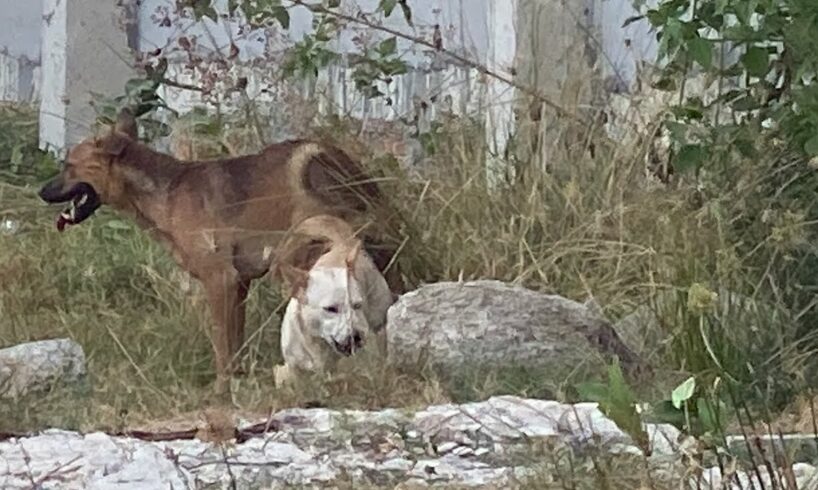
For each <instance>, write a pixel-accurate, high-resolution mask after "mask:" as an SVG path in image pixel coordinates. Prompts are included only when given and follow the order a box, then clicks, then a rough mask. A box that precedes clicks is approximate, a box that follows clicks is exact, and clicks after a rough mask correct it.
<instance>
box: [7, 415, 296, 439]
mask: <svg viewBox="0 0 818 490" xmlns="http://www.w3.org/2000/svg"><path fill="white" fill-rule="evenodd" d="M280 428H281V427H280V425H279V424H278V423H276V422H275V421H269V420H268V421H265V422H261V423H258V424H253V425H251V426H249V427H245V428H244V429H235V431H234V435H233V437H234V439H236V443H238V444H241V443H243V442H246V441H247V440H248V439H251V438H253V437H258V436H262V435H264V434H267V433H268V432H277V431H278V430H280ZM101 432H103V433H104V434H107V435H109V436H111V437H130V438H133V439H139V440H141V441H149V442H160V441H179V440H190V439H196V436H197V434H198V433H199V429H187V430H179V431H169V432H151V431H144V430H124V431H117V432H106V431H101ZM36 435H37V433H35V432H0V441H7V440H10V439H24V438H28V437H35V436H36Z"/></svg>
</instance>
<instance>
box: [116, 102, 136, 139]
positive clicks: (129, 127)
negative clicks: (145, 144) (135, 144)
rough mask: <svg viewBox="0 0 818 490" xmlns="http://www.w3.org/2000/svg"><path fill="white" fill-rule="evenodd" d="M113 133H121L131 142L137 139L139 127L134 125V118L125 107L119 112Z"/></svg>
mask: <svg viewBox="0 0 818 490" xmlns="http://www.w3.org/2000/svg"><path fill="white" fill-rule="evenodd" d="M114 132H118V133H122V134H124V135H126V136H128V137H129V138H131V139H132V140H136V139H138V138H139V127H138V126H137V125H136V118H135V117H134V116H133V113H132V112H131V110H130V109H128V108H127V107H123V108H122V109H121V110H120V111H119V115H118V116H117V118H116V124H115V125H114Z"/></svg>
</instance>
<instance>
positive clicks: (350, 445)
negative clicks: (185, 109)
mask: <svg viewBox="0 0 818 490" xmlns="http://www.w3.org/2000/svg"><path fill="white" fill-rule="evenodd" d="M273 420H276V421H277V422H276V426H277V431H276V432H274V433H270V434H267V435H264V436H259V437H254V438H251V439H249V440H247V441H245V442H243V443H241V444H225V445H223V446H219V445H217V444H214V443H210V442H204V441H200V440H179V441H170V442H155V443H150V442H144V441H139V440H136V439H132V438H114V437H110V436H108V435H105V434H102V433H92V434H87V435H84V436H83V435H80V434H77V433H73V432H68V431H61V430H47V431H45V432H43V433H41V434H39V435H36V436H32V437H28V438H22V439H11V440H7V441H0V488H3V490H6V489H8V490H18V489H24V488H25V489H28V488H31V481H32V479H33V480H34V481H41V483H42V484H41V488H43V489H57V488H59V489H61V490H62V489H64V490H74V489H95V490H97V489H99V490H102V489H116V490H130V489H134V490H137V489H139V490H141V489H153V488H177V489H188V488H189V489H198V488H215V489H229V488H231V487H233V485H235V488H265V489H268V488H292V487H299V488H301V487H308V488H315V487H321V488H323V487H341V488H347V487H349V485H350V481H351V485H352V486H353V487H361V488H372V487H375V488H407V489H408V488H417V487H425V486H431V487H435V488H439V487H452V486H454V487H458V488H463V487H468V488H516V487H515V485H517V483H518V481H519V480H520V478H522V477H524V476H526V475H528V476H532V475H533V476H536V477H538V478H543V475H542V471H543V470H542V468H541V467H539V466H531V467H528V466H521V464H523V463H519V462H521V461H526V459H525V458H520V457H519V456H520V455H524V454H526V451H530V450H531V442H532V441H534V440H537V439H546V440H551V439H553V441H554V442H555V443H559V444H562V445H563V446H568V447H573V448H576V449H579V450H581V449H582V448H583V447H588V446H590V445H597V446H599V445H604V447H603V449H605V450H607V451H609V452H611V453H614V452H618V453H620V454H622V453H625V454H630V453H634V454H638V449H637V448H636V447H635V446H634V445H633V441H632V440H631V438H630V437H629V436H628V435H627V434H625V433H624V432H622V431H621V430H620V429H619V428H618V427H617V426H616V424H614V423H613V422H612V421H611V420H608V419H607V418H606V417H605V416H604V415H603V414H602V413H601V412H600V411H599V409H598V407H597V405H596V404H594V403H580V404H576V405H570V404H562V403H558V402H553V401H545V400H532V399H525V398H519V397H513V396H498V397H493V398H490V399H488V400H485V401H482V402H473V403H464V404H461V405H456V404H445V405H436V406H430V407H427V408H425V409H424V410H420V411H418V412H415V413H414V414H404V413H402V412H396V411H394V410H393V411H389V410H383V411H373V412H365V411H351V410H350V411H341V410H327V409H309V410H300V409H299V410H293V409H290V410H284V411H281V412H278V413H276V414H274V415H273ZM258 422H261V421H258ZM645 429H646V431H647V432H648V435H649V436H650V437H651V441H652V445H653V451H654V453H655V454H664V453H666V452H671V451H674V449H675V448H678V446H677V445H676V444H677V441H678V439H679V432H678V431H677V430H676V429H675V428H672V427H670V426H663V425H651V424H646V425H645ZM410 433H413V434H412V435H414V436H415V437H414V438H413V439H412V438H408V437H407V439H412V442H407V443H406V444H404V445H398V446H395V445H390V444H383V443H382V441H383V440H390V439H394V440H399V439H401V438H400V437H399V435H400V434H407V435H409V434H410ZM362 435H363V436H362ZM465 440H468V441H471V444H470V445H469V446H465V445H463V443H462V442H460V441H465ZM429 441H433V442H434V443H435V445H436V446H437V452H435V451H430V452H427V451H425V450H424V448H425V444H426V443H428V442H429ZM385 446H388V447H386V449H384V447H385ZM418 449H419V450H420V451H418V452H417V453H415V450H418ZM677 454H678V453H677ZM674 458H675V457H674ZM670 459H673V458H670ZM513 461H517V462H518V463H513ZM531 461H532V463H531V464H537V462H539V463H542V461H543V460H542V458H533V459H532V460H531ZM525 464H528V463H525ZM794 470H795V474H796V478H798V480H799V482H801V481H805V482H806V481H809V479H810V478H814V474H815V471H814V469H813V468H812V467H811V466H809V465H796V467H795V468H794ZM546 476H547V475H546ZM705 478H707V479H708V481H712V482H714V483H718V482H719V481H720V480H719V478H720V475H718V473H717V472H714V471H713V470H707V471H706V472H705ZM740 478H742V479H743V480H742V481H749V479H750V478H753V477H752V476H751V475H746V474H743V475H741V476H740ZM538 481H542V480H538ZM708 488H709V487H708ZM745 488H746V487H745ZM803 488H815V487H814V486H813V487H807V486H805V487H803Z"/></svg>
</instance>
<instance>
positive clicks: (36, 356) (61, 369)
mask: <svg viewBox="0 0 818 490" xmlns="http://www.w3.org/2000/svg"><path fill="white" fill-rule="evenodd" d="M85 376H86V369H85V353H84V352H83V350H82V347H81V346H80V345H79V344H78V343H76V342H74V341H73V340H69V339H53V340H40V341H37V342H27V343H24V344H19V345H15V346H13V347H8V348H5V349H0V398H10V399H15V398H18V397H20V396H23V395H26V394H29V393H35V392H40V391H47V390H50V389H52V388H54V387H56V386H67V385H71V384H76V383H80V382H82V381H84V380H85Z"/></svg>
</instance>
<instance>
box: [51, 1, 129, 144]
mask: <svg viewBox="0 0 818 490" xmlns="http://www.w3.org/2000/svg"><path fill="white" fill-rule="evenodd" d="M124 15H125V10H124V9H123V8H122V7H119V6H117V2H113V1H106V2H99V1H95V0H44V1H43V23H42V89H41V93H42V98H41V103H40V148H42V149H49V150H51V151H54V152H55V153H57V154H63V153H64V152H65V150H66V149H67V148H68V147H70V146H71V145H73V144H75V143H77V142H78V141H80V140H82V139H83V138H85V137H86V136H87V135H88V134H89V129H90V128H91V126H92V125H93V122H94V120H95V117H96V113H95V112H94V109H93V107H92V106H91V104H90V103H91V101H92V98H93V94H94V93H97V94H101V95H104V96H112V95H116V94H120V93H122V92H123V91H124V87H125V82H126V81H127V80H128V79H129V78H131V77H132V76H133V75H134V70H133V62H132V60H133V56H132V55H131V52H130V50H129V48H128V39H127V36H126V33H125V30H124V29H123V26H124V22H123V20H124Z"/></svg>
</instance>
